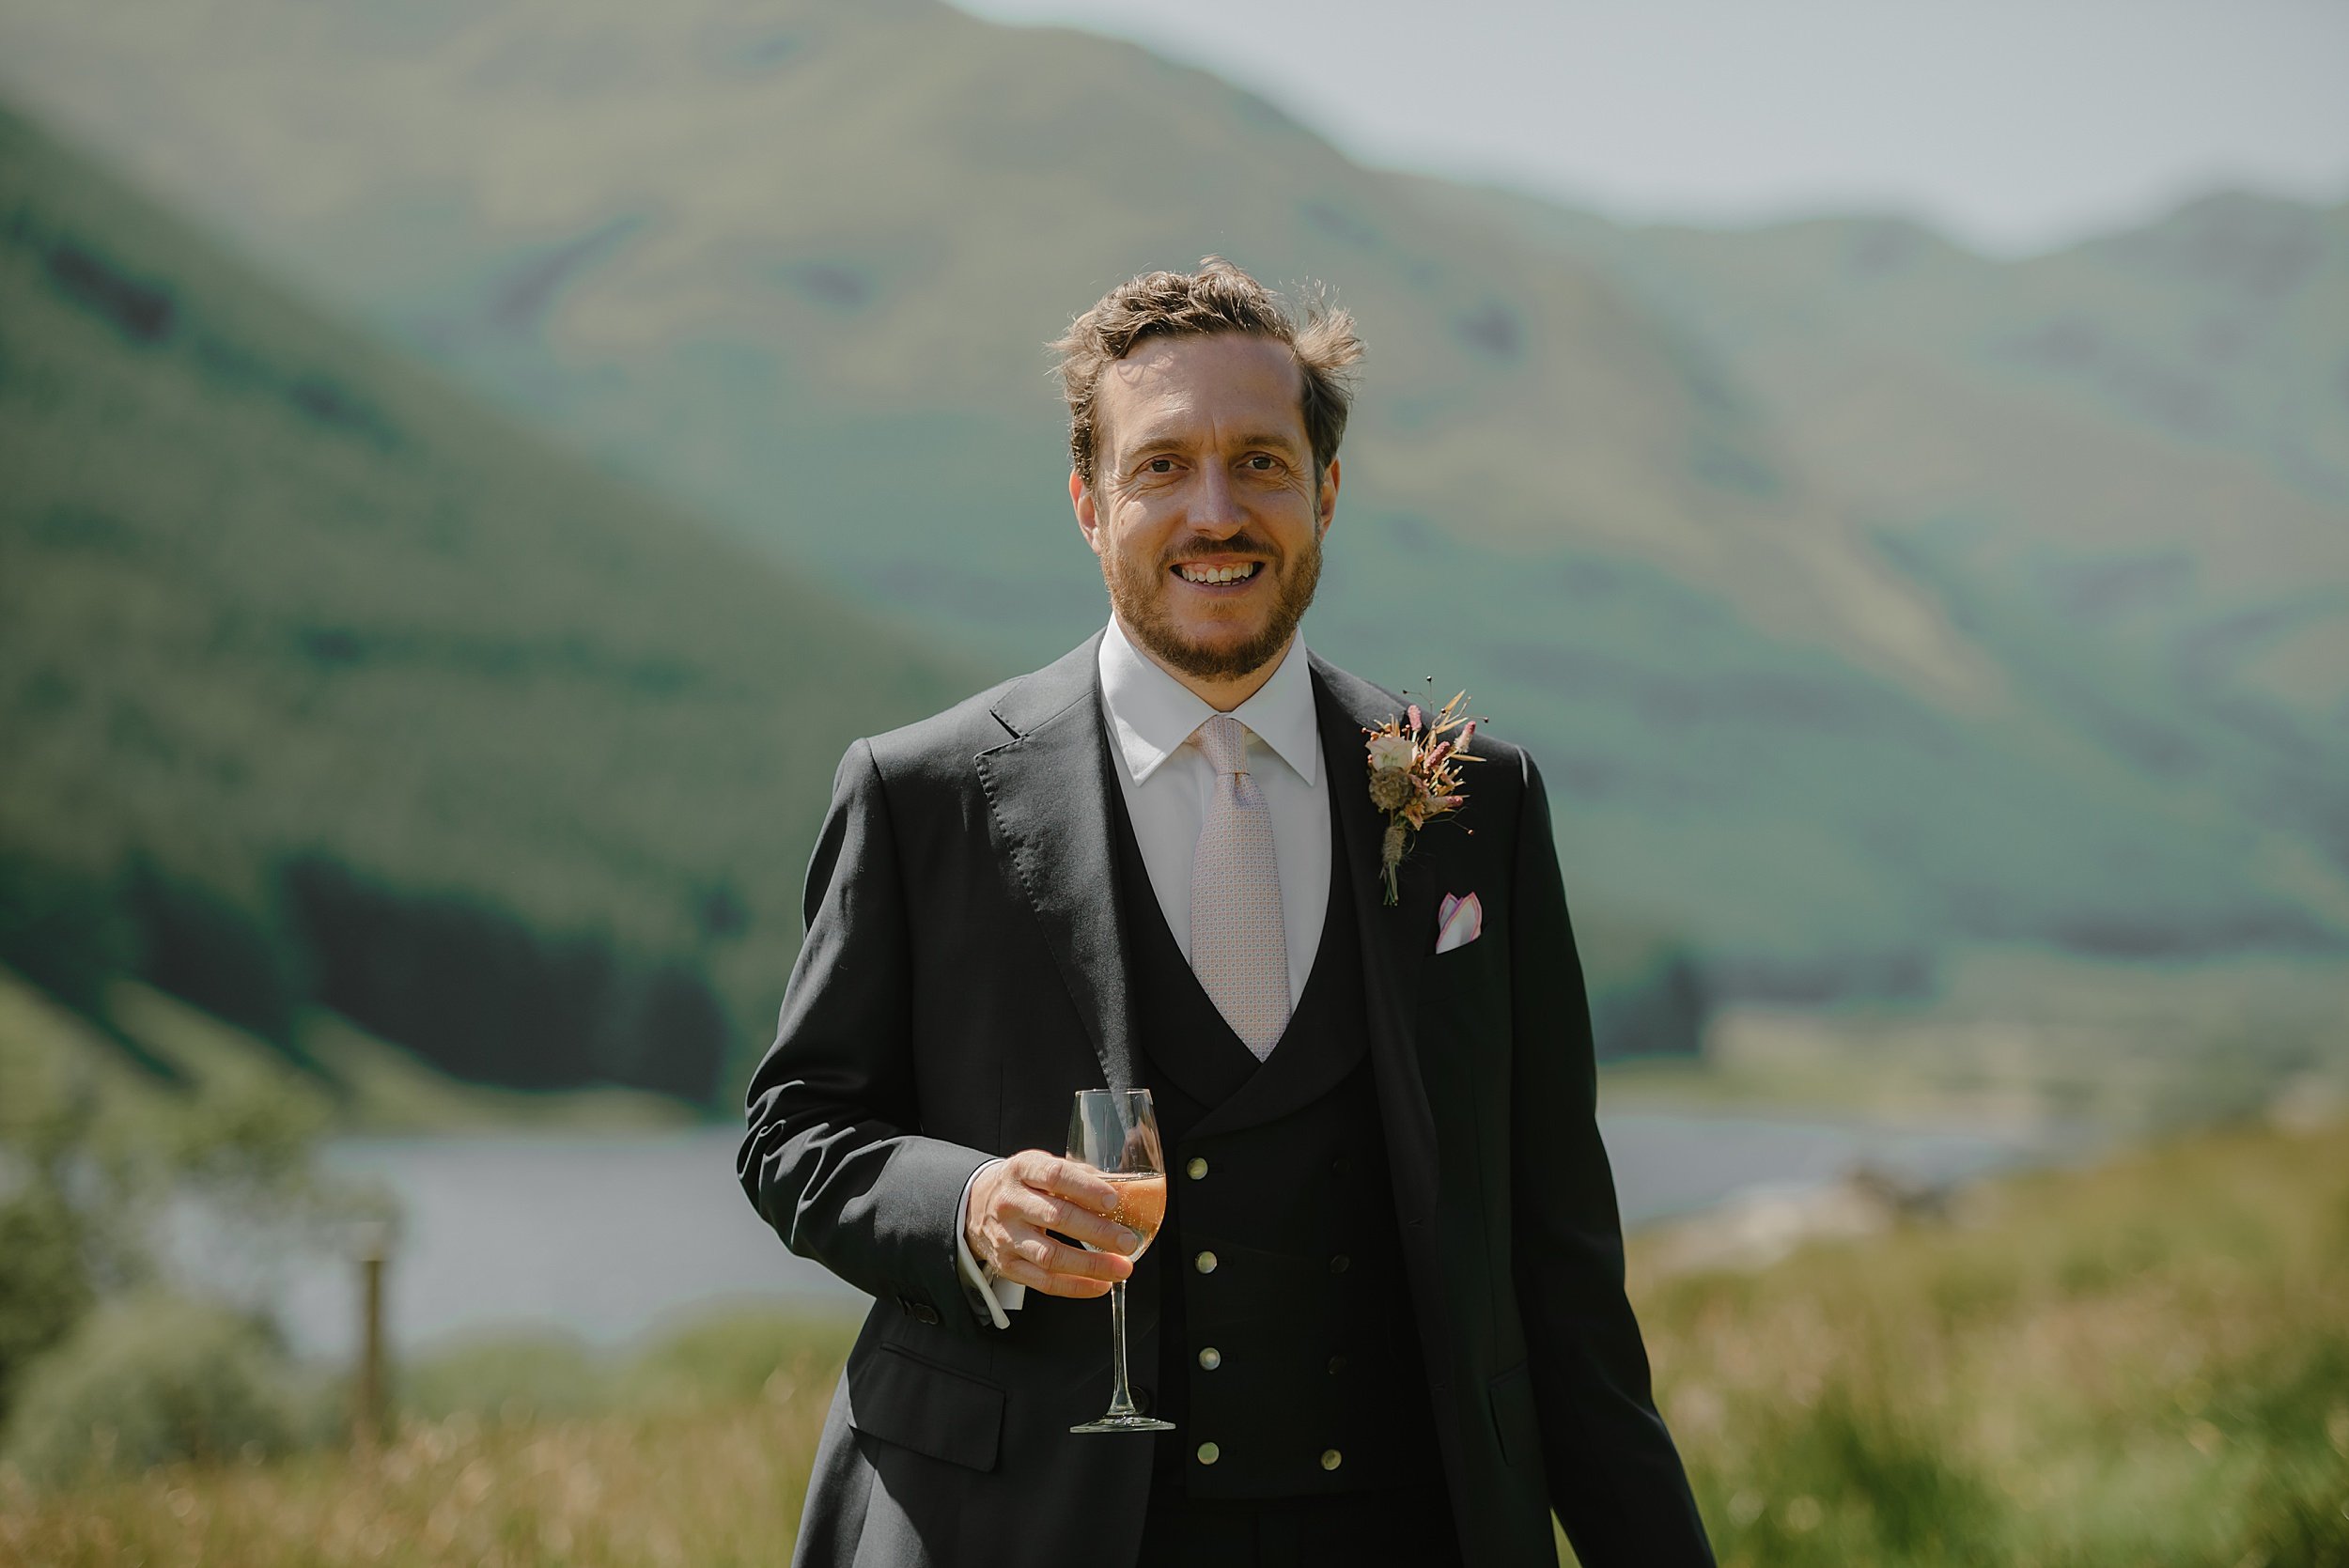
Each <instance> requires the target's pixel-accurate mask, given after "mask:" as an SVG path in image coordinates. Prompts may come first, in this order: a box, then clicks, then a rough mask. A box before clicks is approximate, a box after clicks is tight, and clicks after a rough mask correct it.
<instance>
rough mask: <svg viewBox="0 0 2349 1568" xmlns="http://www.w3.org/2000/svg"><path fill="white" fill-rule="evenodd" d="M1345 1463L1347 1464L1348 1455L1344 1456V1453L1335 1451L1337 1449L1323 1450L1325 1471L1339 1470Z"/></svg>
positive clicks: (1322, 1462)
mask: <svg viewBox="0 0 2349 1568" xmlns="http://www.w3.org/2000/svg"><path fill="white" fill-rule="evenodd" d="M1345 1463H1346V1455H1344V1454H1343V1453H1340V1452H1338V1451H1337V1450H1335V1449H1323V1450H1322V1451H1321V1467H1322V1468H1323V1469H1325V1470H1334V1469H1336V1468H1337V1467H1339V1466H1340V1465H1343V1464H1345Z"/></svg>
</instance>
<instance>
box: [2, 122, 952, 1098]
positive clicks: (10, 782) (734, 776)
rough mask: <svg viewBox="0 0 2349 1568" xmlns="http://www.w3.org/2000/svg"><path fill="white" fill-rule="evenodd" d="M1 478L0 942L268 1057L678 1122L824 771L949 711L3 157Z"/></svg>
mask: <svg viewBox="0 0 2349 1568" xmlns="http://www.w3.org/2000/svg"><path fill="white" fill-rule="evenodd" d="M0 471H5V472H6V473H7V474H8V483H7V485H6V486H5V488H0V628H5V632H0V725H4V726H5V732H6V735H7V753H8V757H7V766H6V767H5V768H0V852H4V853H0V862H5V864H0V872H5V874H6V875H5V877H0V881H5V884H6V885H5V886H4V887H0V894H5V896H0V908H5V910H6V912H7V913H8V917H9V918H8V922H5V923H0V924H8V925H9V928H10V934H11V938H12V940H13V942H14V944H15V945H17V946H20V947H23V946H25V945H26V944H30V945H31V946H32V947H33V948H36V949H39V947H40V939H41V937H42V933H43V931H44V929H46V930H47V931H48V933H49V935H50V937H51V938H53V939H54V940H52V941H51V943H50V947H49V949H48V950H47V951H48V955H49V956H50V957H51V958H52V959H53V960H54V965H55V966H56V971H55V972H52V973H49V974H44V975H42V976H41V978H43V979H44V980H45V981H47V982H48V983H50V984H52V985H53V986H54V987H55V988H58V989H60V990H62V991H65V992H67V993H69V994H70V993H72V992H74V991H75V990H76V989H77V988H79V989H80V990H82V991H83V992H85V993H86V997H88V996H94V995H96V994H97V991H98V990H99V989H100V988H101V987H102V986H103V984H104V980H105V974H104V971H105V970H106V969H107V968H108V965H109V964H110V963H112V964H114V965H115V966H117V967H118V968H123V969H137V970H143V971H145V972H147V973H149V974H151V975H154V976H156V977H157V978H159V979H160V980H162V981H163V982H164V983H165V984H168V985H170V986H172V987H173V988H174V989H177V990H179V991H180V992H181V993H182V994H184V995H189V996H191V997H193V999H194V1000H196V1001H200V1002H203V1003H205V1004H207V1005H210V1006H212V1007H214V1008H215V1009H216V1010H219V1011H221V1012H224V1013H226V1014H227V1015H228V1016H231V1017H238V1018H239V1019H240V1020H241V1021H243V1022H245V1023H248V1024H249V1025H251V1026H253V1027H255V1028H257V1029H259V1030H260V1031H262V1032H265V1033H269V1034H271V1035H272V1036H273V1037H275V1038H276V1039H277V1040H278V1041H279V1043H280V1044H281V1046H283V1047H285V1048H288V1049H295V1050H298V1049H299V1030H298V1027H297V1026H298V1024H299V1020H300V1017H301V1016H302V1013H303V1009H304V1008H306V1007H307V1006H309V1005H310V1004H312V1003H314V1002H318V1001H324V1002H326V1003H328V1004H330V1005H333V1006H335V1007H338V1008H340V1009H342V1010H344V1011H346V1012H350V1013H351V1014H352V1015H353V1016H354V1017H359V1018H360V1019H361V1020H362V1021H363V1022H366V1023H367V1024H369V1025H370V1026H371V1027H373V1028H374V1029H375V1030H376V1031H377V1032H381V1033H384V1034H388V1035H390V1036H392V1037H394V1038H397V1039H399V1040H400V1041H402V1042H403V1043H404V1044H407V1045H409V1046H411V1047H412V1048H415V1049H417V1050H418V1051H420V1052H422V1053H423V1054H424V1055H426V1056H427V1057H428V1058H432V1059H436V1060H439V1061H442V1062H455V1063H459V1064H460V1065H461V1066H462V1067H463V1068H464V1070H466V1071H468V1072H469V1073H471V1074H473V1075H474V1076H477V1077H484V1078H490V1079H499V1080H503V1081H506V1082H509V1083H514V1084H517V1085H520V1086H537V1085H543V1084H552V1083H557V1082H565V1081H576V1080H578V1079H581V1078H601V1079H610V1080H612V1081H614V1082H620V1083H630V1084H635V1085H640V1086H644V1087H648V1088H653V1089H658V1090H661V1091H663V1092H667V1093H672V1094H684V1095H688V1096H699V1095H702V1094H708V1093H709V1092H710V1091H711V1090H712V1089H713V1087H714V1086H715V1085H716V1084H717V1083H718V1082H719V1081H720V1079H721V1078H722V1077H723V1071H724V1064H725V1063H724V1058H725V1056H726V1054H727V1053H728V1052H729V1051H730V1050H739V1049H740V1048H743V1047H744V1046H746V1045H747V1044H749V1043H750V1042H751V1041H752V1040H754V1037H755V1035H756V1032H757V1031H758V1030H759V1029H760V1028H761V1027H762V1026H763V1024H764V1022H765V1019H766V1018H767V1017H769V1016H770V1009H771V1007H772V1005H773V1001H774V997H775V996H776V995H777V994H778V992H779V990H780V986H781V984H782V979H783V976H784V974H785V972H786V968H787V965H788V963H789V961H790V956H791V953H792V950H793V948H794V945H795V943H796V940H797V938H798V932H799V919H798V909H797V900H798V893H799V881H800V877H801V870H802V868H803V866H804V863H805V858H806V854H807V851H808V847H809V846H810V844H811V843H812V841H813V837H814V830H815V827H816V823H817V818H818V816H819V815H820V813H821V811H822V807H823V803H824V800H825V797H826V794H827V785H828V784H829V780H830V776H831V770H832V766H833V764H834V762H835V761H836V760H837V758H838V755H839V753H840V749H841V747H842V746H843V745H844V744H845V743H846V742H847V740H848V738H849V737H851V736H853V735H854V734H857V733H860V732H863V731H866V730H870V729H873V728H877V727H879V726H882V725H884V724H887V723H890V722H898V721H901V720H903V719H905V718H908V717H910V716H912V715H914V714H916V713H918V712H920V711H924V710H926V709H927V708H929V707H931V706H936V705H937V704H939V703H941V702H942V701H944V700H945V699H946V698H947V697H948V696H950V695H952V694H953V693H954V692H955V691H957V690H959V689H960V688H961V686H962V684H963V682H964V681H965V680H966V679H967V678H968V676H967V675H966V674H965V673H963V672H959V671H957V672H954V673H952V674H950V673H949V672H948V671H947V670H946V669H945V668H944V666H943V665H942V664H941V662H940V661H939V660H936V659H934V658H932V657H931V656H929V655H926V654H924V653H922V652H920V651H918V649H917V647H916V645H915V644H914V643H913V642H912V641H911V640H910V638H908V637H907V636H906V635H905V634H903V633H902V632H899V631H895V630H893V629H890V628H887V627H885V626H883V625H880V624H879V623H877V622H876V621H874V620H873V619H871V618H869V617H867V616H865V615H863V614H862V613H856V612H853V611H849V610H847V609H844V608H842V607H841V606H839V605H838V604H836V603H834V602H833V601H832V598H830V597H829V596H827V595H826V594H824V593H822V592H820V591H819V590H817V589H815V588H812V587H809V586H807V585H805V584H803V583H801V582H796V581H794V580H792V579H790V578H789V577H787V576H786V575H785V574H784V573H782V572H781V571H780V570H779V569H777V568H776V567H773V566H772V565H771V564H770V562H768V561H767V560H765V559H763V558H760V557H758V556H756V555H754V554H753V553H752V552H750V551H748V550H746V549H745V548H744V547H742V546H740V545H739V544H737V543H734V542H732V541H730V540H728V539H725V538H723V537H720V536H715V535H712V534H709V533H708V532H706V531H705V530H704V529H702V528H701V527H699V526H697V525H696V524H694V523H693V522H692V521H691V520H687V519H686V518H684V517H681V516H679V515H678V514H677V513H676V512H674V511H672V510H668V509H665V508H664V507H662V506H661V505H658V504H656V503H654V502H652V501H649V500H647V499H645V498H643V497H641V496H639V495H636V494H634V493H631V492H630V491H629V490H628V489H625V488H624V487H621V486H619V485H616V484H614V482H613V481H611V480H610V479H609V478H608V477H606V476H604V475H600V474H596V473H594V472H592V471H590V470H588V469H586V468H584V467H583V466H582V465H580V464H578V463H576V462H575V461H572V460H570V459H568V458H563V457H561V456H559V455H558V454H556V453H554V452H552V451H551V450H549V449H548V448H547V447H546V446H545V445H544V444H543V443H542V442H541V441H539V440H538V439H537V438H535V437H533V436H531V435H529V434H527V433H526V432H525V431H523V430H521V428H519V427H515V426H514V425H512V424H511V423H509V422H508V421H506V420H505V419H502V418H499V417H496V416H493V415H490V414H488V413H486V412H484V411H482V410H480V409H478V408H477V407H474V406H473V405H471V404H468V403H467V402H465V401H464V400H463V399H461V398H459V397H457V396H452V395H451V394H450V393H449V391H448V390H447V389H446V388H444V387H443V386H442V385H440V384H438V383H437V382H435V381H434V380H431V379H430V378H428V377H427V376H425V375H423V374H421V373H419V372H418V371H416V370H414V369H412V368H411V367H409V366H408V365H405V364H403V363H402V362H400V361H399V360H397V359H396V358H395V357H393V356H391V355H388V354H386V353H384V352H382V351H381V350H380V349H375V348H373V347H370V346H368V345H367V344H366V343H364V342H362V341H360V340H357V339H355V338H353V337H352V336H350V334H348V333H346V332H344V331H342V330H340V329H338V328H336V327H334V326H333V325H331V324H329V323H328V322H327V321H325V320H324V319H322V318H319V317H318V316H317V315H315V314H313V313H312V312H310V311H308V310H306V309H305V308H303V307H302V306H300V305H298V304H296V303H292V302H290V301H288V299H287V298H286V297H284V296H283V295H281V294H278V293H276V292H274V291H272V290H271V289H269V288H267V287H262V286H259V285H257V284H256V283H255V282H254V281H253V280H252V279H251V277H250V276H249V275H248V274H246V273H245V272H242V271H241V269H240V268H239V267H238V266H237V265H235V264H233V263H231V262H229V261H227V260H226V259H224V258H223V257H222V256H220V255H218V254H217V253H216V252H215V251H213V250H212V249H211V248H210V246H209V245H207V244H206V243H205V242H203V241H200V240H199V239H198V238H196V237H195V236H194V235H193V234H192V233H191V232H190V231H189V230H187V229H186V228H184V227H182V226H181V225H179V224H177V223H175V222H173V221H170V220H168V219H166V218H164V217H163V216H161V215H159V214H158V213H157V212H156V211H155V210H152V209H151V208H150V207H148V205H147V204H145V203H144V202H143V201H141V200H139V199H137V198H133V197H131V196H129V195H127V194H124V193H123V192H121V191H120V190H119V189H118V188H117V187H115V186H114V185H112V184H111V183H110V182H109V181H107V180H106V179H103V178H102V177H101V176H100V175H98V174H97V173H96V172H95V171H93V170H92V169H90V168H89V167H88V166H86V164H84V163H81V162H79V161H78V160H75V159H72V158H70V157H68V156H66V155H64V154H62V153H61V152H59V151H58V150H57V149H56V148H54V147H52V146H51V145H49V144H47V143H46V142H45V141H43V140H42V139H41V138H39V136H37V135H36V134H35V133H33V132H31V131H29V130H28V129H27V128H26V127H25V126H24V125H23V123H22V122H20V121H18V120H15V119H13V118H7V119H0ZM44 923H45V924H44ZM85 999H86V998H85Z"/></svg>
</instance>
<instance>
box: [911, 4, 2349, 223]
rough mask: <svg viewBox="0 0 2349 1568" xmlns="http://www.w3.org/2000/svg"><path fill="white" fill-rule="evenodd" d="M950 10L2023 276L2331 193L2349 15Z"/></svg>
mask: <svg viewBox="0 0 2349 1568" xmlns="http://www.w3.org/2000/svg"><path fill="white" fill-rule="evenodd" d="M956 3H957V4H958V5H960V6H962V8H964V9H966V10H970V11H973V12H976V13H977V14H979V15H982V16H988V17H992V18H995V19H996V20H999V21H1005V22H1023V23H1066V24H1069V25H1074V26H1081V27H1085V28H1088V29H1090V30H1092V31H1095V32H1101V33H1109V34H1113V35H1116V36H1118V37H1122V38H1128V39H1136V40H1138V41H1140V42H1143V43H1146V44H1148V45H1149V46H1151V47H1152V48H1154V49H1156V50H1158V51H1159V53H1161V54H1166V55H1169V56H1171V57H1173V58H1175V59H1179V60H1183V61H1185V62H1187V63H1190V64H1192V65H1199V66H1205V67H1206V68H1208V69H1209V70H1214V71H1216V72H1217V73H1219V74H1220V75H1221V76H1223V77H1225V78H1226V79H1227V80H1230V81H1233V82H1236V83H1238V84H1239V85H1243V86H1247V87H1250V88H1252V89H1254V90H1256V91H1257V92H1260V93H1262V94H1263V95H1264V96H1266V97H1267V98H1268V99H1270V100H1272V101H1274V102H1276V103H1278V104H1280V105H1281V106H1282V107H1283V108H1284V109H1286V110H1287V111H1288V112H1289V113H1291V114H1292V115H1294V116H1297V117H1298V118H1299V119H1301V120H1303V121H1304V122H1306V123H1307V124H1309V125H1311V126H1313V127H1314V128H1315V130H1316V131H1319V132H1321V133H1323V134H1324V135H1326V136H1328V137H1330V139H1331V140H1333V141H1335V142H1336V143H1337V144H1338V145H1339V146H1341V147H1345V148H1346V150H1347V151H1348V152H1350V153H1352V154H1353V155H1354V156H1356V157H1357V158H1359V159H1361V161H1363V162H1366V163H1377V164H1384V165H1389V166H1394V167H1405V168H1413V169H1423V170H1427V171H1431V172H1435V173H1439V174H1452V175H1468V176H1471V177H1477V178H1484V179H1496V180H1500V181H1502V182H1504V183H1508V184H1513V185H1517V186H1518V187H1521V188H1523V189H1527V190H1532V191H1537V192H1540V193H1543V194H1550V195H1555V196H1559V197H1562V198H1563V199H1566V200H1568V201H1571V202H1575V203H1577V204H1579V205H1583V206H1589V207H1595V208H1597V209H1599V210H1604V211H1607V212H1610V213H1613V214H1616V215H1618V216H1622V217H1629V218H1676V219H1683V220H1688V221H1692V222H1700V223H1733V222H1744V221H1750V220H1754V219H1759V218H1768V217H1778V216H1783V215H1787V214H1791V213H1797V212H1811V211H1818V210H1828V209H1835V210H1849V209H1852V208H1859V207H1865V208H1870V209H1888V208H1889V209H1894V210H1901V211H1904V212H1906V213H1908V214H1910V215H1912V216H1916V217H1920V218H1922V219H1924V220H1926V221H1927V222H1930V223H1933V224H1935V225H1937V226H1938V227H1940V228H1942V229H1943V230H1945V231H1947V232H1949V233H1951V234H1952V235H1953V236H1954V237H1956V238H1958V239H1961V240H1964V241H1968V242H1970V243H1972V244H1974V245H1976V246H1977V247H1979V248H1982V249H1983V250H1987V251H1990V252H1993V253H1994V254H1999V255H2005V256H2014V255H2020V254H2026V253H2029V252H2031V251H2035V250H2042V249H2046V248H2047V247H2049V246H2052V245H2057V244H2061V243H2063V242H2065V241H2070V240H2073V239H2076V238H2078V237H2079V236H2081V235H2083V234H2086V233H2089V232H2092V231H2094V230H2097V229H2102V228H2107V227H2110V226H2114V225H2123V224H2130V223H2135V222H2138V221H2140V220H2142V219H2144V218H2146V217H2149V216H2151V215H2152V214H2154V213H2155V212H2156V211H2158V210H2161V209H2163V208H2165V207H2167V206H2169V205H2170V204H2171V203H2173V202H2175V201H2176V200H2178V199H2180V198H2182V197H2184V196H2186V195H2191V194H2198V193H2200V192H2202V191H2206V190H2209V189H2211V188H2213V187H2215V186H2217V185H2222V184H2225V185H2239V186H2248V187H2250V188H2252V189H2256V190H2263V191H2270V192H2275V193H2279V194H2290V195H2297V196H2301V197H2304V198H2309V199H2314V200H2322V201H2328V202H2329V201H2340V200H2342V199H2345V198H2349V0H1549V3H1547V4H1545V3H1540V0H1441V3H1436V0H1416V3H1414V0H1340V3H1330V0H1321V3H1314V0H956Z"/></svg>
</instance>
